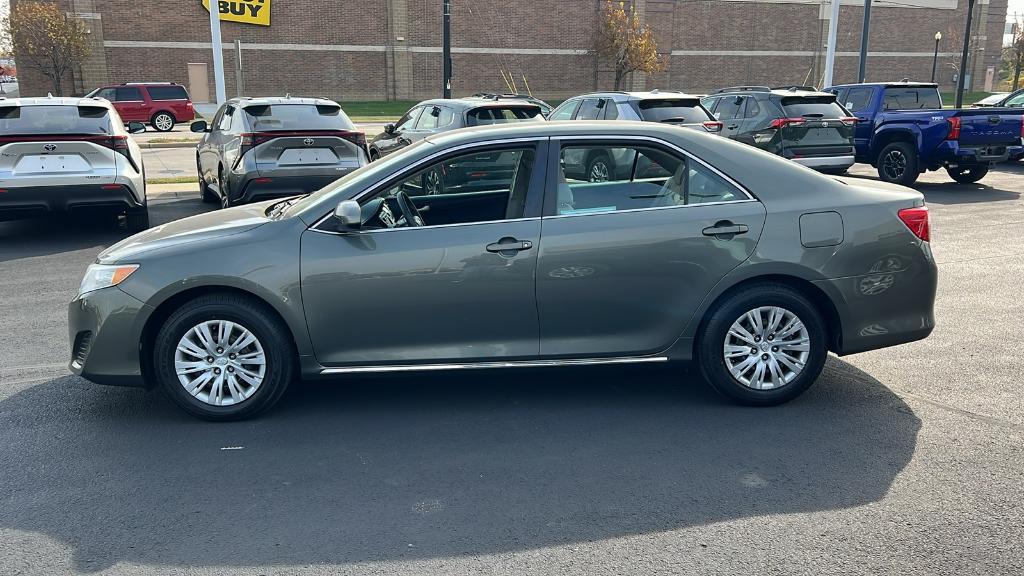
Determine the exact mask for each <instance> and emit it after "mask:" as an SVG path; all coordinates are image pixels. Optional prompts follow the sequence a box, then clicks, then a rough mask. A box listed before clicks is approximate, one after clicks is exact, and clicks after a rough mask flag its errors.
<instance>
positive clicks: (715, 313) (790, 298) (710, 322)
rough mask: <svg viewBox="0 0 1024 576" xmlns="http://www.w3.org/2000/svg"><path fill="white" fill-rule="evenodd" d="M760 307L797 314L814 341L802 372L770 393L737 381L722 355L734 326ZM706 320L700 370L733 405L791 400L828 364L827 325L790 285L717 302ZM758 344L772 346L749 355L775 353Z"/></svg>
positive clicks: (745, 291)
mask: <svg viewBox="0 0 1024 576" xmlns="http://www.w3.org/2000/svg"><path fill="white" fill-rule="evenodd" d="M761 306H778V307H780V308H784V309H785V310H788V311H790V312H792V313H793V314H795V315H796V316H797V318H798V319H799V320H800V321H801V322H803V325H804V327H805V328H806V330H807V335H808V338H809V340H810V350H809V351H808V353H807V357H806V359H805V361H804V367H803V369H802V371H800V372H799V373H798V374H796V375H795V377H794V378H793V379H792V380H791V381H789V382H788V383H785V384H783V385H781V386H779V387H777V388H774V389H766V390H757V389H754V388H752V387H750V386H747V385H745V384H743V383H741V382H740V381H739V380H738V379H736V378H734V377H733V375H732V374H731V373H730V371H729V368H728V366H727V365H726V360H725V351H724V347H725V344H726V335H727V333H728V332H729V330H730V328H731V327H732V325H733V323H734V322H736V321H737V320H739V319H740V318H741V317H743V316H744V315H745V314H746V313H747V312H748V311H752V310H754V309H756V308H759V307H761ZM706 318H707V321H706V322H705V323H704V325H703V328H702V330H701V332H700V334H698V339H697V350H696V352H697V361H698V364H699V366H700V370H701V372H702V373H703V375H704V378H705V379H706V380H707V381H708V383H709V384H711V386H712V387H713V388H714V389H715V390H717V391H718V392H719V393H721V394H722V395H724V396H726V397H728V398H730V399H732V400H733V401H735V402H738V403H740V404H746V405H751V406H776V405H778V404H783V403H785V402H789V401H790V400H792V399H794V398H796V397H797V396H799V395H800V394H803V393H804V391H806V390H807V389H808V388H810V386H811V385H812V384H814V382H815V380H817V379H818V375H819V374H821V370H822V368H823V367H824V366H825V359H826V357H827V355H828V344H827V334H828V332H827V329H826V326H825V321H824V320H823V318H822V315H821V313H820V312H819V311H818V309H817V308H816V307H815V305H814V304H813V303H812V302H811V301H810V300H809V299H808V298H807V297H805V296H804V295H803V294H801V293H800V292H798V291H796V290H794V289H793V288H790V287H789V286H786V285H784V284H776V283H763V284H754V285H750V286H747V287H745V288H742V289H740V290H739V291H737V292H735V293H734V294H731V295H729V296H727V297H726V298H725V299H724V300H722V301H721V302H719V303H718V304H717V305H716V306H715V307H714V308H713V309H712V310H710V311H709V312H708V315H707V316H706ZM758 342H759V343H757V344H755V345H756V346H759V347H760V346H762V344H768V348H767V349H764V348H758V349H757V350H758V352H756V353H752V354H751V355H759V356H761V358H764V357H765V356H766V355H767V353H769V352H772V351H774V350H775V348H772V346H771V345H770V344H769V342H768V338H767V337H763V340H759V341H758ZM753 349H754V348H752V350H753ZM755 361H756V359H755ZM737 362H739V360H737ZM755 370H756V366H755ZM741 376H742V374H741Z"/></svg>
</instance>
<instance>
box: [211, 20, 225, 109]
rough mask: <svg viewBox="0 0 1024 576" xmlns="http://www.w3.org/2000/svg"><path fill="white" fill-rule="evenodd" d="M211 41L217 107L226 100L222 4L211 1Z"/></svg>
mask: <svg viewBox="0 0 1024 576" xmlns="http://www.w3.org/2000/svg"><path fill="white" fill-rule="evenodd" d="M210 40H212V44H213V84H214V87H215V91H216V95H217V106H220V105H221V104H223V103H224V100H226V97H225V95H224V50H223V48H221V43H220V3H219V2H217V1H215V0H210Z"/></svg>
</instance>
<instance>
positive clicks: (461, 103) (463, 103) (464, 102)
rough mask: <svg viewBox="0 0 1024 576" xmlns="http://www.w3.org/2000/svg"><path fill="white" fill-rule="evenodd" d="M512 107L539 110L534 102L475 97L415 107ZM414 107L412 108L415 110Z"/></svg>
mask: <svg viewBox="0 0 1024 576" xmlns="http://www.w3.org/2000/svg"><path fill="white" fill-rule="evenodd" d="M510 104H511V105H513V106H529V107H531V108H540V106H539V105H537V103H535V102H530V101H528V100H522V99H518V98H500V99H498V100H495V99H494V98H481V97H476V96H466V97H464V98H434V99H431V100H424V101H423V102H420V103H419V104H417V105H416V106H448V107H449V108H459V109H462V110H469V109H470V108H486V107H494V108H501V107H505V106H508V105H510ZM416 106H413V108H415V107H416Z"/></svg>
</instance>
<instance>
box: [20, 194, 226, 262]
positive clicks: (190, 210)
mask: <svg viewBox="0 0 1024 576" xmlns="http://www.w3.org/2000/svg"><path fill="white" fill-rule="evenodd" d="M197 208H198V209H197ZM212 209H213V208H212V207H211V206H210V205H208V204H203V203H202V202H200V200H199V198H198V192H197V193H196V198H183V199H179V200H171V201H165V200H161V201H159V202H153V203H151V204H150V207H149V217H150V224H151V225H152V226H159V225H160V224H166V223H167V222H171V221H173V220H178V219H180V218H184V217H186V216H192V215H195V214H200V213H202V212H206V211H209V210H212ZM122 224H123V223H122ZM130 235H131V233H130V232H128V230H127V229H125V228H124V226H123V225H121V224H119V223H118V219H117V216H116V215H114V214H111V213H109V212H95V211H83V212H76V213H72V214H62V215H55V216H48V217H43V218H32V219H26V220H11V221H6V222H4V221H0V262H7V261H10V260H19V259H22V258H33V257H37V256H50V255H60V256H62V257H64V256H67V255H68V253H73V252H75V251H78V250H85V249H90V248H93V249H95V252H96V253H97V254H99V253H100V252H101V251H102V250H103V249H104V248H106V247H107V246H110V245H112V244H115V243H117V242H120V241H121V240H123V239H125V238H127V237H128V236H130Z"/></svg>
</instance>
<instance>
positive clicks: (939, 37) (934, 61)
mask: <svg viewBox="0 0 1024 576" xmlns="http://www.w3.org/2000/svg"><path fill="white" fill-rule="evenodd" d="M939 40H942V32H936V33H935V57H934V58H932V82H933V83H934V82H935V67H936V66H937V65H938V64H939Z"/></svg>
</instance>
